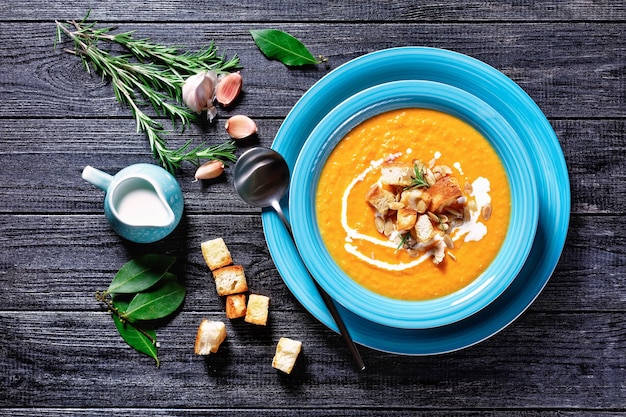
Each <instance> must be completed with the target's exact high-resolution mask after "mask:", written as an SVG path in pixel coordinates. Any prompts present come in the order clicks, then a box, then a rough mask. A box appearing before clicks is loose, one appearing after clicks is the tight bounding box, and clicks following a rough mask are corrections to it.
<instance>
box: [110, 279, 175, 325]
mask: <svg viewBox="0 0 626 417" xmlns="http://www.w3.org/2000/svg"><path fill="white" fill-rule="evenodd" d="M184 299H185V287H183V286H182V285H180V284H179V283H178V281H176V276H174V275H173V274H170V273H167V274H166V279H164V280H163V281H162V282H161V283H160V284H159V285H158V286H156V288H154V289H153V290H152V291H149V292H140V293H139V294H137V295H136V296H135V297H134V298H133V299H132V300H131V302H130V304H129V305H128V308H127V309H126V312H125V313H123V314H122V317H124V318H126V319H128V320H130V321H132V322H135V321H137V320H156V319H160V318H163V317H166V316H168V315H170V314H172V313H173V312H174V311H176V309H177V308H178V307H179V306H180V305H181V303H182V302H183V300H184Z"/></svg>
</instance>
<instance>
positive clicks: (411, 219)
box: [396, 207, 417, 232]
mask: <svg viewBox="0 0 626 417" xmlns="http://www.w3.org/2000/svg"><path fill="white" fill-rule="evenodd" d="M415 222H417V211H415V210H413V209H410V208H406V207H404V208H401V209H399V210H398V212H397V220H396V229H397V230H398V231H399V232H403V231H406V230H411V229H412V228H413V227H414V226H415Z"/></svg>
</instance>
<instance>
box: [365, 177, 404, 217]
mask: <svg viewBox="0 0 626 417" xmlns="http://www.w3.org/2000/svg"><path fill="white" fill-rule="evenodd" d="M365 199H366V200H367V202H368V203H370V204H371V205H372V207H374V208H375V209H376V211H377V212H379V213H380V214H381V215H383V216H386V215H387V212H388V211H389V205H390V204H392V203H394V202H395V201H396V196H395V195H394V194H393V193H391V192H389V191H387V190H384V189H383V188H382V187H381V186H380V185H378V184H374V185H372V186H371V187H370V189H369V190H368V192H367V195H366V196H365Z"/></svg>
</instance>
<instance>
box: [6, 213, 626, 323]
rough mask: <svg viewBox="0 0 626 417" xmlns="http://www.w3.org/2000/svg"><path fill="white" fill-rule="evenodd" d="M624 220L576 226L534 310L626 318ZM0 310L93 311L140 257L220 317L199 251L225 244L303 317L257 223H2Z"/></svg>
mask: <svg viewBox="0 0 626 417" xmlns="http://www.w3.org/2000/svg"><path fill="white" fill-rule="evenodd" d="M624 227H625V225H624V220H623V216H602V217H599V216H574V217H573V218H572V223H571V231H570V234H569V236H568V240H567V244H566V247H565V249H564V252H563V255H562V257H561V260H560V262H559V265H558V267H557V269H556V272H555V274H554V276H553V277H552V279H551V280H550V282H549V283H548V285H547V287H546V288H545V289H544V291H543V293H542V294H541V296H540V297H539V298H538V300H536V302H535V303H534V304H533V306H532V307H531V309H532V310H533V311H536V312H538V311H542V312H555V311H556V312H579V311H584V312H599V311H602V312H615V311H621V312H624V311H625V307H624V299H626V280H625V279H626V278H625V276H624V274H623V271H624V268H625V266H626V264H625V261H624V260H625V259H626V256H625V253H624V249H623V248H624V247H626V242H625V241H624V235H623V233H621V234H620V233H616V231H618V230H624ZM0 229H1V230H3V233H2V235H0V246H1V247H2V248H3V250H2V252H1V253H0V265H1V268H0V288H3V289H4V290H3V302H2V305H1V306H0V311H1V310H8V311H13V310H15V311H29V310H42V311H45V310H50V311H55V310H60V311H63V310H68V309H69V310H76V311H83V310H87V311H99V310H100V309H101V306H100V305H99V304H98V303H97V302H96V301H95V299H94V295H95V291H97V290H104V289H106V288H107V287H108V285H109V283H110V282H111V280H112V279H113V276H114V275H115V273H116V272H117V271H118V270H119V268H120V267H121V266H122V265H123V264H124V263H125V262H127V261H128V260H130V259H131V258H132V257H133V256H136V255H137V254H141V253H147V252H154V253H167V254H171V255H175V256H177V257H178V258H179V264H178V269H177V274H178V275H179V276H180V277H181V278H183V279H184V280H185V283H186V285H187V287H188V295H187V299H186V301H185V310H186V311H211V312H216V311H221V310H222V308H223V304H222V301H221V300H220V299H219V297H217V296H216V295H215V290H214V286H213V284H212V281H211V279H212V278H211V276H210V274H209V272H208V269H207V267H206V265H205V263H204V260H203V259H202V255H201V252H200V243H201V242H202V241H204V240H208V239H212V238H215V237H220V236H221V237H224V238H225V239H226V241H227V244H228V245H229V248H230V249H231V252H232V253H233V256H234V259H235V262H236V263H239V264H241V265H243V266H244V268H245V269H246V271H247V275H248V276H249V279H248V280H249V285H250V288H252V289H253V290H256V291H260V292H261V293H269V294H271V295H272V299H273V301H272V307H273V308H274V309H276V310H281V311H287V312H289V311H294V310H295V311H302V308H301V307H300V305H299V304H298V303H297V302H296V301H295V300H294V298H293V296H292V295H291V293H290V292H289V290H288V289H287V288H286V286H285V284H284V283H283V281H282V279H281V278H280V275H279V274H278V272H277V271H276V269H275V267H274V264H273V262H272V260H271V257H270V254H269V252H268V249H267V246H266V244H265V238H264V236H263V230H262V225H261V219H260V216H259V215H258V214H251V215H229V214H228V215H227V214H222V215H219V216H207V215H198V214H194V215H189V216H187V219H186V220H185V224H184V225H183V227H182V228H181V229H179V230H177V231H175V232H174V234H173V235H172V236H170V237H168V238H166V239H165V240H163V241H160V242H157V243H155V244H151V245H146V246H143V245H138V244H130V243H128V242H124V241H122V240H121V239H120V238H119V237H117V235H115V233H114V232H112V231H111V230H110V228H109V227H108V224H107V223H106V221H105V219H104V216H102V215H37V216H21V215H20V216H12V215H11V216H7V215H0Z"/></svg>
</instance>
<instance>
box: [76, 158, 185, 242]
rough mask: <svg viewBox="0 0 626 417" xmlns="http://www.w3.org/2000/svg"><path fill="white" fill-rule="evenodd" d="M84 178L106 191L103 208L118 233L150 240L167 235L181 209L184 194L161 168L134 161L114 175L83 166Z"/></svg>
mask: <svg viewBox="0 0 626 417" xmlns="http://www.w3.org/2000/svg"><path fill="white" fill-rule="evenodd" d="M82 177H83V179H85V180H86V181H88V182H90V183H92V184H93V185H95V186H96V187H98V188H100V189H102V190H104V191H105V193H106V194H105V199H104V212H105V215H106V217H107V220H108V221H109V223H110V224H111V227H112V228H113V230H115V231H116V232H117V233H118V234H119V235H120V236H122V237H124V238H126V239H128V240H130V241H133V242H137V243H151V242H155V241H157V240H160V239H163V238H164V237H165V236H167V235H169V234H170V233H171V232H172V231H173V230H174V229H175V228H176V226H177V225H178V223H179V222H180V219H181V217H182V212H183V196H182V192H181V190H180V186H179V185H178V182H177V181H176V179H175V178H174V177H173V176H172V175H171V174H170V173H168V172H167V171H165V170H164V169H163V168H161V167H158V166H156V165H151V164H135V165H131V166H129V167H126V168H124V169H122V170H121V171H119V172H118V173H117V174H116V175H115V176H111V175H109V174H107V173H105V172H102V171H100V170H98V169H95V168H93V167H91V166H87V167H85V169H84V170H83V174H82Z"/></svg>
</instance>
